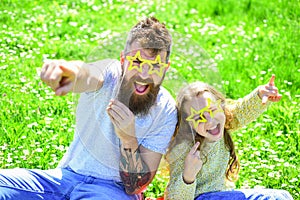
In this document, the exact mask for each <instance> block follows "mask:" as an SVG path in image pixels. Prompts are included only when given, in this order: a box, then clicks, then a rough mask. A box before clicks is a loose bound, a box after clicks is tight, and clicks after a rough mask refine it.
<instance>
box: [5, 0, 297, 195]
mask: <svg viewBox="0 0 300 200" xmlns="http://www.w3.org/2000/svg"><path fill="white" fill-rule="evenodd" d="M0 7H1V9H0V44H1V47H0V73H1V76H0V166H1V168H14V167H26V168H40V169H49V168H54V167H56V165H57V164H58V162H59V160H60V159H61V157H62V156H63V154H64V153H65V151H66V149H67V148H68V145H69V144H70V141H71V140H72V138H73V132H74V111H75V108H76V99H77V96H76V95H71V94H69V95H67V96H64V97H56V96H54V93H53V92H52V91H51V90H50V89H49V88H48V87H46V86H45V84H43V83H42V82H41V81H40V79H39V76H38V73H37V71H38V70H39V68H40V67H41V66H42V61H43V59H66V60H71V59H76V60H85V61H90V60H93V59H101V58H105V57H113V58H116V59H118V56H119V54H120V51H121V50H122V48H123V45H124V33H126V32H127V31H128V30H129V29H130V28H131V27H132V26H133V25H134V24H135V23H136V22H137V21H138V20H139V19H142V18H143V17H144V16H156V17H157V18H158V19H160V20H161V21H162V22H164V23H165V24H166V26H167V27H168V28H169V29H170V30H171V32H172V34H173V36H174V45H173V54H172V56H171V69H170V71H169V74H168V77H167V78H168V79H169V81H166V83H165V86H166V87H167V88H168V89H169V90H170V91H171V92H172V94H174V95H175V94H176V91H177V90H178V88H179V87H180V86H182V85H183V84H184V83H188V82H191V81H194V80H199V79H200V80H203V81H206V82H209V83H211V84H217V85H222V88H221V89H222V91H223V92H224V93H225V94H226V96H227V97H228V98H234V99H237V98H239V97H243V96H244V95H246V94H248V93H249V92H250V91H252V90H253V89H254V88H256V87H257V86H258V85H261V84H265V83H267V82H268V80H269V78H270V77H271V74H276V80H275V84H276V86H277V87H278V88H279V89H280V93H281V94H282V95H283V98H282V100H281V101H280V102H278V103H275V104H273V105H271V106H270V107H269V109H268V110H267V111H266V112H265V113H264V114H263V115H261V117H259V118H258V119H257V120H256V121H255V122H252V123H251V124H250V125H249V126H247V127H244V128H243V129H241V130H239V131H236V132H235V133H234V134H233V139H234V141H235V145H236V147H237V151H238V155H239V159H240V160H241V165H242V169H241V172H240V178H239V180H238V181H237V182H236V187H237V188H247V187H250V188H254V187H266V188H282V189H285V190H288V191H289V192H290V193H291V194H292V195H293V197H294V198H295V199H300V189H299V185H300V180H299V179H300V173H299V172H300V166H299V163H300V153H299V152H300V151H299V148H300V147H299V146H300V136H299V134H300V131H299V130H300V129H299V127H300V125H299V124H300V119H299V103H300V99H299V98H300V89H299V88H300V87H299V86H300V66H299V60H300V45H299V41H300V33H299V19H300V9H299V8H300V1H299V0H239V1H235V0H198V1H195V0H184V1H183V0H175V1H174V0H173V1H171V0H166V1H158V0H155V1H138V0H126V1H121V0H110V1H108V0H102V1H92V0H73V1H62V0H56V1H46V0H41V1H37V0H35V1H29V0H28V1H26V0H25V1H17V0H2V1H1V2H0ZM102 47H104V48H102ZM95 57H96V58H95ZM209 59H211V60H209ZM204 61H209V62H211V64H213V66H214V68H215V69H217V70H218V71H215V72H214V73H212V70H211V69H209V70H202V71H201V70H199V69H201V66H202V65H203V62H204ZM167 180H168V174H167V173H166V169H165V167H164V166H163V165H162V167H161V169H160V170H159V171H158V173H157V176H156V177H155V180H154V181H153V182H152V183H151V184H150V186H149V187H148V190H147V191H146V195H147V196H151V197H159V196H162V195H163V190H164V188H165V186H166V184H167Z"/></svg>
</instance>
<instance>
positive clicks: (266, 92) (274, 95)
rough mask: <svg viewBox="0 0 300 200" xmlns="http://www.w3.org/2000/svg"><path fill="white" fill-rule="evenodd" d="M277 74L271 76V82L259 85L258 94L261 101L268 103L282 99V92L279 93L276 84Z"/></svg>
mask: <svg viewBox="0 0 300 200" xmlns="http://www.w3.org/2000/svg"><path fill="white" fill-rule="evenodd" d="M274 81H275V75H274V74H273V75H272V77H271V78H270V81H269V83H267V84H266V85H262V86H259V88H258V95H259V96H260V98H261V99H262V100H261V103H262V104H266V103H267V101H272V102H277V101H279V100H280V99H281V97H282V96H281V94H278V88H277V87H276V86H275V82H274Z"/></svg>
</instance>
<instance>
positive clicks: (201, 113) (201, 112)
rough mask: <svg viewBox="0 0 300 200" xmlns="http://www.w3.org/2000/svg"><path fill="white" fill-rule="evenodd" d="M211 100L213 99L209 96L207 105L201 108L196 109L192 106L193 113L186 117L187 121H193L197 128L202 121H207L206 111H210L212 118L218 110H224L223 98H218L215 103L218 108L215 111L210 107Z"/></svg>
mask: <svg viewBox="0 0 300 200" xmlns="http://www.w3.org/2000/svg"><path fill="white" fill-rule="evenodd" d="M211 102H212V100H211V99H210V98H207V106H205V107H204V108H202V109H200V110H195V109H194V108H193V107H191V109H190V110H191V112H190V113H191V114H190V115H189V116H188V117H187V118H186V121H188V122H192V123H193V126H194V128H195V129H196V128H197V127H198V126H199V124H200V123H201V122H207V119H206V118H205V117H204V113H205V112H208V113H209V115H210V117H211V118H214V116H215V115H216V113H217V112H223V109H222V107H221V99H219V100H217V101H216V102H215V103H214V104H215V105H216V106H217V109H216V110H214V111H212V110H211V109H210V104H211ZM198 116H199V118H198Z"/></svg>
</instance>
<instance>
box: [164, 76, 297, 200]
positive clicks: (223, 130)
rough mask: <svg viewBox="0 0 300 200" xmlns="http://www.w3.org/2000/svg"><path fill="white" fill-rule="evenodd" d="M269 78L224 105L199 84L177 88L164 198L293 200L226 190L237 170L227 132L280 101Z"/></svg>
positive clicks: (275, 193)
mask: <svg viewBox="0 0 300 200" xmlns="http://www.w3.org/2000/svg"><path fill="white" fill-rule="evenodd" d="M274 78H275V76H274V75H273V76H272V78H271V80H270V82H269V83H268V84H267V85H263V86H260V87H258V88H257V89H255V90H254V91H253V92H252V93H250V94H249V95H247V96H246V97H244V98H243V99H241V100H238V101H233V100H227V99H226V102H225V98H224V96H223V95H222V94H221V93H220V92H218V91H217V90H216V89H215V88H213V87H212V86H210V85H208V84H205V83H202V82H195V83H192V84H190V85H188V86H186V87H184V88H183V89H181V91H180V92H179V94H178V96H177V106H178V116H179V120H178V127H177V131H176V133H175V135H174V137H173V140H172V143H171V145H170V147H169V150H168V152H167V155H166V159H167V161H168V164H169V167H170V182H169V184H168V186H167V189H166V192H165V199H172V200H182V199H186V200H188V199H197V200H200V199H214V200H217V199H228V200H229V199H230V200H232V199H260V198H261V199H293V198H292V197H291V195H290V194H289V193H288V192H287V191H285V190H271V189H260V190H257V189H249V190H228V189H227V190H226V186H225V183H226V179H227V180H229V181H235V180H236V179H237V175H238V172H239V166H240V165H239V161H238V159H237V155H236V152H235V149H234V143H233V141H232V138H231V136H230V133H229V131H233V130H236V129H237V128H240V127H242V126H244V125H246V124H248V123H250V122H251V121H253V120H254V119H256V118H257V117H258V116H259V115H260V114H261V113H262V112H263V111H264V110H265V109H266V107H267V105H268V103H266V100H269V101H273V102H276V101H279V100H280V98H281V95H279V94H278V90H277V88H276V87H275V85H274ZM262 101H263V102H262Z"/></svg>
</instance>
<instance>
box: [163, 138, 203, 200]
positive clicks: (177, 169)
mask: <svg viewBox="0 0 300 200" xmlns="http://www.w3.org/2000/svg"><path fill="white" fill-rule="evenodd" d="M190 149H191V146H189V145H188V144H187V143H181V144H178V145H177V146H176V147H174V148H173V149H172V152H170V154H169V156H168V157H167V161H168V162H169V167H170V181H169V183H168V186H167V188H166V191H165V199H166V200H174V199H186V200H193V199H194V198H195V191H196V186H197V179H196V180H195V181H194V182H193V183H191V184H186V183H185V182H184V180H183V171H184V160H185V158H186V155H187V154H188V153H189V150H190Z"/></svg>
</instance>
